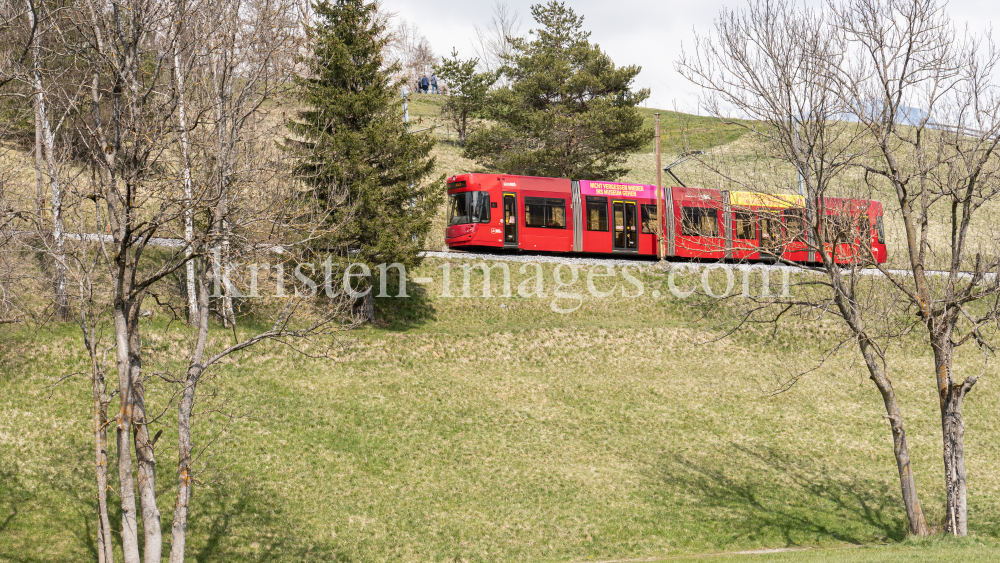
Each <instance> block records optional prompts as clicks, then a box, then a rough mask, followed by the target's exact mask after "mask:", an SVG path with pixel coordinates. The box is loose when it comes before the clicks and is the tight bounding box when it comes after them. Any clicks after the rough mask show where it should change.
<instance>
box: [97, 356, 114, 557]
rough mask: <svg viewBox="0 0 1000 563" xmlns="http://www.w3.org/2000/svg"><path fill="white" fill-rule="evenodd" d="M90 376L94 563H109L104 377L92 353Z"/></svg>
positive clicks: (110, 550) (110, 549) (109, 534)
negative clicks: (94, 481)
mask: <svg viewBox="0 0 1000 563" xmlns="http://www.w3.org/2000/svg"><path fill="white" fill-rule="evenodd" d="M91 370H92V371H91V376H92V378H93V391H94V443H95V446H96V457H97V459H96V472H97V510H98V523H97V524H98V525H97V560H98V561H99V562H100V563H113V562H114V560H115V557H114V545H113V544H112V543H111V520H110V518H109V517H108V431H107V426H106V424H107V420H108V401H107V396H106V395H105V392H104V374H103V373H102V372H101V369H100V367H99V366H98V365H97V356H96V350H93V354H92V356H91Z"/></svg>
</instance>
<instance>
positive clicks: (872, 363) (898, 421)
mask: <svg viewBox="0 0 1000 563" xmlns="http://www.w3.org/2000/svg"><path fill="white" fill-rule="evenodd" d="M861 351H862V355H863V356H864V358H865V363H866V364H867V366H868V371H869V373H870V374H871V380H872V381H873V382H874V383H875V387H877V388H878V391H879V393H880V394H881V395H882V402H883V403H885V412H886V418H887V419H888V420H889V428H890V429H891V430H892V453H893V456H894V457H895V458H896V471H897V473H898V474H899V486H900V489H901V490H902V493H903V506H904V507H905V508H906V520H907V522H909V527H910V533H911V534H913V535H915V536H928V535H930V529H929V528H928V527H927V521H926V519H925V518H924V511H923V509H922V508H921V507H920V501H919V500H918V498H917V484H916V482H915V480H914V477H913V468H912V466H911V465H910V449H909V446H908V445H907V443H906V430H905V429H904V428H903V414H902V412H901V411H900V410H899V401H898V400H897V399H896V393H895V391H893V388H892V382H891V381H890V380H889V378H888V376H887V375H886V374H885V373H883V372H882V368H881V366H880V365H879V362H878V358H876V356H875V352H874V351H873V350H872V347H871V345H870V344H868V343H867V342H866V341H862V343H861Z"/></svg>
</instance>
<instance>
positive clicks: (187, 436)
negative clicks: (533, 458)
mask: <svg viewBox="0 0 1000 563" xmlns="http://www.w3.org/2000/svg"><path fill="white" fill-rule="evenodd" d="M203 270H204V272H205V274H204V275H205V277H206V278H211V277H212V268H208V267H205V268H203ZM198 281H199V283H198V298H199V309H198V311H199V316H198V338H197V342H196V343H195V348H194V350H193V352H192V354H191V360H190V361H189V362H188V369H187V377H186V379H185V382H184V391H183V393H182V394H181V401H180V404H179V405H178V407H177V459H178V461H177V500H176V502H175V503H174V521H173V526H172V529H171V534H170V563H181V562H182V561H184V544H185V540H186V531H187V520H188V512H189V506H190V503H191V493H192V478H191V450H192V440H191V411H192V409H193V408H194V397H195V391H196V390H197V386H198V381H199V379H200V378H201V374H202V371H203V368H202V361H203V357H204V355H205V346H206V344H207V342H208V292H209V289H208V288H209V286H210V285H211V283H212V282H211V279H208V280H205V279H199V280H198Z"/></svg>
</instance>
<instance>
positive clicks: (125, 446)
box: [114, 300, 140, 563]
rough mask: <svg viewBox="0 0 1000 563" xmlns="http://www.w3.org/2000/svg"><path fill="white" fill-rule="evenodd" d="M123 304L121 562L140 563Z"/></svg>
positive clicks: (118, 310)
mask: <svg viewBox="0 0 1000 563" xmlns="http://www.w3.org/2000/svg"><path fill="white" fill-rule="evenodd" d="M127 314H128V312H127V311H126V310H125V308H124V306H123V304H122V303H121V301H120V300H119V302H118V303H115V311H114V319H115V349H116V362H117V364H118V397H119V399H120V401H121V411H120V412H119V413H118V426H117V428H116V434H117V445H118V481H119V484H120V488H121V492H120V496H121V503H122V530H121V537H122V559H123V560H124V562H125V563H139V562H140V559H139V525H138V521H137V519H136V508H135V504H136V503H135V483H134V482H133V479H132V447H131V446H132V444H131V440H129V437H130V435H131V431H132V421H133V417H132V369H131V359H130V356H131V352H130V350H129V345H128V323H127V317H126V315H127Z"/></svg>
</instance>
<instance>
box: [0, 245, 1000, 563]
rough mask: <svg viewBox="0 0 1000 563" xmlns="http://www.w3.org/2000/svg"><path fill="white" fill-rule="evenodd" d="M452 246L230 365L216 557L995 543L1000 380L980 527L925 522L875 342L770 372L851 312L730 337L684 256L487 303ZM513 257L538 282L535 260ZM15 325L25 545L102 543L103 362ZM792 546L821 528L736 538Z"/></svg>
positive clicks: (971, 434) (929, 460)
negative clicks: (781, 388) (676, 270)
mask: <svg viewBox="0 0 1000 563" xmlns="http://www.w3.org/2000/svg"><path fill="white" fill-rule="evenodd" d="M459 264H460V262H457V261H456V262H455V266H456V267H457V266H458V265H459ZM441 265H442V262H441V261H437V260H428V261H427V262H426V263H425V264H424V265H423V266H422V267H421V269H420V270H419V271H417V272H415V273H414V275H416V276H429V277H434V278H435V282H434V283H431V284H428V285H426V286H421V287H417V286H415V285H414V284H411V285H410V291H411V294H412V295H413V297H412V298H411V299H407V300H404V299H391V300H378V306H379V310H380V316H381V318H382V319H383V323H382V325H381V326H380V327H376V328H368V329H365V330H360V331H357V332H355V333H352V334H351V335H349V336H350V338H349V340H348V341H345V344H349V346H348V347H347V348H344V349H343V351H342V353H341V354H340V356H339V358H338V359H337V360H336V361H329V360H315V359H309V358H306V357H303V356H299V355H296V354H294V353H292V352H289V351H287V350H284V349H281V348H277V347H261V348H257V349H255V350H254V351H252V352H250V353H248V354H246V355H245V356H243V357H241V358H237V359H234V361H233V362H231V363H228V364H226V365H224V366H223V367H222V369H220V370H219V371H217V372H214V373H213V375H212V376H211V377H210V378H209V379H208V380H207V381H206V383H205V385H204V387H203V388H202V389H201V392H202V393H204V395H203V397H205V399H204V402H203V403H202V408H203V409H207V408H208V407H209V405H222V404H223V402H225V408H226V410H228V411H230V412H235V413H238V414H241V415H244V416H242V417H241V418H238V419H237V420H236V421H235V422H234V423H233V424H232V425H231V426H230V427H228V428H227V430H226V432H225V433H221V430H220V428H221V427H220V426H218V425H216V426H214V427H212V428H209V427H208V425H207V424H206V423H207V421H206V419H204V418H202V419H200V420H199V421H196V429H195V432H196V440H197V441H198V443H199V444H205V443H206V442H207V441H209V440H210V439H212V438H214V437H218V439H219V441H218V442H217V444H216V445H215V446H214V447H213V448H212V449H211V451H210V454H211V455H206V456H205V457H202V458H201V461H200V462H199V465H200V467H201V468H202V470H203V472H202V473H201V474H200V479H201V482H202V483H201V484H200V485H199V486H197V487H196V489H195V501H194V504H193V514H192V521H191V524H190V527H189V530H190V541H189V554H190V556H191V558H192V560H196V561H269V560H274V561H332V560H339V561H456V560H457V561H463V560H465V561H592V560H593V561H596V560H611V559H629V558H647V557H653V558H671V559H666V560H681V561H683V560H688V559H685V558H684V557H687V556H693V555H699V557H698V558H697V559H690V560H698V561H706V560H707V561H715V560H718V561H730V560H740V561H744V560H746V561H758V560H759V561H813V560H815V561H819V560H823V561H829V560H833V561H838V560H839V561H946V560H947V561H957V560H971V561H977V560H981V561H987V560H990V557H991V554H992V553H993V551H994V550H995V548H996V545H995V540H996V538H998V537H1000V477H998V476H1000V471H998V467H997V464H998V456H997V446H996V444H997V443H1000V440H998V438H1000V435H998V432H1000V431H998V430H997V429H996V427H995V425H993V424H992V418H993V416H994V413H996V412H997V408H998V407H1000V404H998V403H1000V402H998V397H997V394H996V391H995V386H994V385H993V383H992V381H991V380H990V378H984V380H983V381H982V382H981V383H980V384H979V385H977V387H976V389H975V391H974V392H973V393H972V394H971V395H970V396H969V398H968V400H967V403H966V407H965V411H964V413H965V417H966V421H967V424H968V429H967V433H966V440H967V443H966V451H967V455H968V459H967V467H968V470H969V506H970V508H969V513H970V531H971V534H972V536H973V537H972V538H971V539H969V540H966V541H963V542H947V541H943V540H935V541H924V542H911V541H908V540H906V538H905V529H906V525H905V516H904V514H903V511H902V507H901V504H900V502H899V488H898V481H897V480H896V477H895V469H894V463H893V460H892V456H891V448H892V442H891V437H890V434H889V431H888V428H887V426H886V424H885V422H884V420H883V418H882V408H881V402H880V400H879V398H878V394H877V392H876V391H875V390H874V389H873V388H872V386H871V385H870V383H868V382H867V381H866V379H865V378H864V375H863V373H861V372H860V371H859V370H858V366H857V363H856V361H855V359H854V358H853V356H851V355H850V354H843V355H840V356H837V357H835V358H834V359H833V360H831V361H830V362H829V363H828V364H827V365H825V366H824V367H823V368H821V369H820V370H818V371H817V372H814V373H813V374H811V375H810V376H809V377H807V378H806V379H805V380H803V381H802V382H801V383H800V384H799V385H798V386H796V387H794V388H793V389H792V390H791V391H789V392H787V393H785V394H783V395H780V396H777V397H770V396H768V395H767V394H766V393H765V392H766V391H767V390H768V389H770V388H771V386H772V385H773V383H774V380H775V377H780V376H782V375H787V374H788V373H790V372H792V371H794V370H796V369H801V368H803V367H806V366H808V365H810V361H811V360H812V359H813V358H814V357H815V354H816V352H817V351H818V350H819V344H818V343H819V342H820V340H821V339H822V338H824V337H825V336H828V335H829V334H830V332H831V331H836V330H837V327H836V325H835V324H831V323H826V324H808V325H806V324H802V325H793V326H791V327H789V329H788V330H786V331H783V332H780V333H779V334H777V335H774V336H772V335H770V334H766V333H763V332H761V333H747V334H745V335H741V336H740V337H739V338H736V339H729V340H723V341H719V342H711V341H710V340H711V337H712V335H713V333H712V332H711V331H708V332H705V330H703V329H704V328H705V327H706V324H705V323H699V322H696V321H694V320H692V319H696V318H697V317H698V315H699V313H700V309H698V308H697V307H694V306H693V305H691V304H689V303H688V302H686V301H679V300H676V299H673V298H662V297H661V298H659V299H657V298H654V297H653V296H652V291H653V290H654V289H661V290H662V291H663V292H664V294H666V287H665V285H664V280H663V278H662V277H661V276H656V275H652V274H650V275H648V276H646V277H645V278H643V280H644V282H645V284H646V285H645V292H644V294H643V295H641V296H637V297H628V296H625V297H623V296H621V294H620V293H617V292H616V293H615V295H614V297H609V298H606V299H596V298H593V297H590V296H587V295H586V292H587V291H586V289H585V286H584V285H583V284H584V283H585V280H586V275H587V270H586V269H583V270H581V272H580V279H579V281H578V282H577V283H576V285H575V287H573V288H569V289H567V288H563V289H564V290H565V291H569V292H580V293H582V294H583V295H584V296H583V297H582V299H581V300H580V307H579V308H578V309H577V310H575V311H573V312H571V313H568V314H557V313H555V312H553V310H552V306H553V301H554V299H555V298H554V297H553V295H554V289H555V286H554V283H553V281H552V279H553V277H552V276H553V272H552V268H551V266H546V268H545V279H546V282H545V287H546V295H547V297H545V298H521V297H510V298H499V297H493V298H489V299H487V298H482V297H469V298H462V297H454V298H443V297H440V295H441V293H442V288H441V277H442V273H441V270H440V269H438V268H439V267H440V266H441ZM515 266H516V265H515ZM513 270H514V271H513V278H514V279H513V283H514V288H515V290H514V292H515V295H516V287H517V285H518V284H519V283H520V282H521V281H522V279H523V278H524V276H522V275H521V274H519V273H518V271H517V268H516V267H515V268H514V269H513ZM477 272H478V271H477ZM561 274H562V275H563V278H562V279H564V280H568V279H569V272H568V270H567V269H566V268H564V269H563V271H562V272H561ZM480 279H481V274H479V273H475V272H474V273H473V277H472V281H473V284H472V287H473V288H478V287H480ZM620 279H621V278H619V280H620ZM689 281H690V280H682V283H685V282H689ZM608 282H609V280H604V281H603V283H604V284H605V285H602V283H601V281H597V288H598V289H602V290H608V289H611V288H610V286H609V285H606V284H608ZM456 286H457V287H458V288H460V286H461V270H460V269H459V270H453V271H452V287H453V288H455V287H456ZM621 289H622V284H621V283H620V282H619V283H618V287H617V290H618V291H619V292H620V291H621ZM626 289H627V290H628V292H629V295H634V293H635V292H634V288H633V287H632V286H631V285H629V286H626ZM459 291H460V290H458V289H453V292H455V293H456V294H457V293H458V292H459ZM474 291H475V290H474ZM474 294H476V293H474ZM576 303H577V300H576V299H575V298H566V297H562V298H560V299H559V301H556V302H555V305H556V306H557V307H561V308H572V306H573V305H575V304H576ZM501 305H504V306H503V307H502V306H501ZM154 328H157V329H158V332H160V333H163V336H160V337H149V338H148V339H147V340H146V346H147V351H148V353H149V358H150V360H149V361H148V362H147V365H155V366H157V369H162V368H163V367H165V366H168V365H169V362H171V361H178V360H180V359H182V357H183V349H184V348H183V345H182V344H183V342H184V341H185V338H186V337H187V334H186V332H185V329H183V327H180V326H178V325H176V324H174V325H171V327H170V328H169V330H167V328H166V324H165V323H163V322H162V321H154ZM0 331H3V332H2V333H0V342H2V344H0V389H2V390H3V393H2V395H0V476H2V477H0V560H10V561H65V560H81V559H86V558H93V553H92V551H93V539H92V536H93V529H94V527H93V524H92V520H93V513H94V503H95V501H94V493H93V485H92V484H91V481H92V478H91V474H92V451H91V445H90V438H89V426H90V423H89V414H88V409H89V404H90V401H89V391H88V387H87V383H86V381H85V380H84V379H82V378H73V379H70V380H68V381H66V382H64V383H63V384H62V385H60V386H58V387H56V388H55V389H54V391H52V390H51V385H52V383H54V382H55V381H56V379H57V378H58V377H59V376H60V375H63V374H66V373H71V372H73V371H77V370H82V369H85V367H86V362H85V359H84V357H83V355H82V353H81V346H80V344H79V337H78V335H77V334H76V331H75V330H74V329H73V328H72V327H71V326H62V327H54V328H52V329H49V330H43V331H42V332H39V333H31V332H27V331H25V329H23V328H22V329H17V328H15V327H10V326H6V327H0ZM214 336H215V338H220V339H225V338H229V336H228V335H227V334H226V333H225V332H224V331H221V330H219V331H218V332H216V333H215V335H214ZM908 346H912V347H910V348H907V349H904V350H898V349H897V350H895V351H893V353H892V360H893V361H892V364H891V366H892V369H893V372H892V375H893V377H894V382H895V384H896V386H897V391H898V393H899V395H900V397H901V400H902V402H903V408H904V411H903V412H904V416H905V417H906V423H907V425H908V436H909V439H910V444H911V448H912V452H911V455H912V457H913V460H914V467H915V473H916V477H917V484H918V487H919V491H920V494H921V501H922V503H923V505H924V508H925V510H926V512H927V515H928V519H929V520H930V523H931V524H932V525H937V524H938V523H939V520H940V519H941V518H942V515H943V510H942V502H943V498H942V495H941V492H940V483H941V480H942V478H941V470H940V465H941V462H940V453H939V452H940V443H939V438H938V435H939V428H938V420H937V414H936V408H935V404H936V402H935V398H934V388H933V383H932V381H931V360H930V358H929V356H928V355H927V353H926V352H925V350H924V347H923V346H922V345H920V343H919V342H913V343H908ZM966 362H967V363H968V365H969V366H970V367H969V369H972V367H971V366H972V364H973V363H974V362H973V361H972V360H971V359H970V358H966V357H964V356H961V357H960V358H959V362H958V363H959V364H960V368H959V369H962V368H963V367H964V366H965V365H966ZM977 369H978V368H977ZM149 385H150V391H149V396H150V397H152V398H153V405H152V408H151V409H150V410H151V411H153V412H159V411H160V410H161V409H166V412H167V414H166V415H165V417H164V418H163V422H162V425H163V427H164V430H165V433H164V435H163V437H162V438H161V440H160V442H159V445H158V451H157V453H158V459H159V465H158V483H157V486H158V489H159V490H160V497H159V498H160V502H161V512H162V513H163V515H164V525H165V526H168V525H169V517H170V514H171V512H172V510H171V509H172V501H173V498H172V487H173V480H174V476H173V467H172V465H173V463H174V461H173V460H174V456H175V452H174V451H173V450H172V448H173V444H174V443H175V442H174V440H175V437H174V436H173V435H172V433H171V431H170V429H169V426H170V425H171V423H172V419H173V409H172V407H170V406H169V405H167V404H166V403H165V397H166V396H167V395H168V393H167V388H166V384H165V383H162V382H161V381H160V380H158V379H155V378H154V379H152V380H150V384H149ZM50 392H52V394H53V395H52V398H51V399H48V398H47V397H48V395H49V393H50ZM214 420H215V422H220V419H218V418H216V419H214ZM112 450H113V448H112ZM112 456H113V454H112ZM114 471H115V469H114V467H112V473H114ZM111 502H112V504H114V503H115V502H116V499H115V497H114V496H112V497H111ZM116 520H117V513H115V514H113V516H112V521H113V522H114V521H116ZM858 546H867V547H858ZM785 547H809V548H811V549H810V550H809V551H803V552H792V553H780V554H770V555H733V554H732V552H736V551H743V550H755V549H762V548H785ZM726 553H728V554H726ZM702 554H718V555H712V556H710V557H709V556H706V557H701V555H702ZM677 558H680V559H677Z"/></svg>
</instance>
